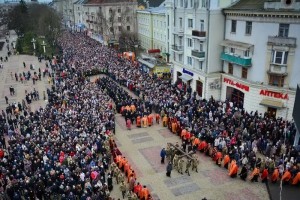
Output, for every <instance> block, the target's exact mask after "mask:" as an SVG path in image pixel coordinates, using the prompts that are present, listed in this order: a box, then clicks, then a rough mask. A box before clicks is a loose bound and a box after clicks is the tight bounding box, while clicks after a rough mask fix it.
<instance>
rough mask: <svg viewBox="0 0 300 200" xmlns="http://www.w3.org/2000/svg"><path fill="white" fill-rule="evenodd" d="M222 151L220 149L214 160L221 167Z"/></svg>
mask: <svg viewBox="0 0 300 200" xmlns="http://www.w3.org/2000/svg"><path fill="white" fill-rule="evenodd" d="M222 157H223V156H222V153H221V152H220V151H218V152H217V153H216V155H215V157H214V161H216V165H218V166H219V167H221V163H222Z"/></svg>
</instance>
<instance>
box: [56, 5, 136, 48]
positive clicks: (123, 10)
mask: <svg viewBox="0 0 300 200" xmlns="http://www.w3.org/2000/svg"><path fill="white" fill-rule="evenodd" d="M53 7H54V8H56V10H57V11H58V12H60V10H62V16H63V22H64V25H65V27H67V28H70V29H72V30H74V31H86V32H87V33H88V35H90V36H91V37H95V38H97V39H99V38H101V41H103V42H104V43H105V44H108V43H109V41H118V39H119V36H120V35H121V33H125V34H131V33H135V32H136V30H137V23H136V10H137V8H138V3H137V1H136V0H57V1H56V2H54V5H53Z"/></svg>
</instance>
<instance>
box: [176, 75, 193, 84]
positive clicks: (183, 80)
mask: <svg viewBox="0 0 300 200" xmlns="http://www.w3.org/2000/svg"><path fill="white" fill-rule="evenodd" d="M179 78H181V80H182V82H184V83H187V82H188V81H190V80H192V79H193V77H192V76H190V75H187V74H182V75H181V76H179Z"/></svg>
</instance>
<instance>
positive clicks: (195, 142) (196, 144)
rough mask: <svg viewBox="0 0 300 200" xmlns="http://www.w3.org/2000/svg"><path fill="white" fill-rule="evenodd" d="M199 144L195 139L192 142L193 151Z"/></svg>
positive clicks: (197, 139)
mask: <svg viewBox="0 0 300 200" xmlns="http://www.w3.org/2000/svg"><path fill="white" fill-rule="evenodd" d="M199 144H200V140H199V138H197V137H195V139H194V140H193V149H194V150H196V149H197V148H198V145H199Z"/></svg>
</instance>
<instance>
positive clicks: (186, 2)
mask: <svg viewBox="0 0 300 200" xmlns="http://www.w3.org/2000/svg"><path fill="white" fill-rule="evenodd" d="M184 7H185V8H187V7H188V0H185V1H184Z"/></svg>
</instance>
